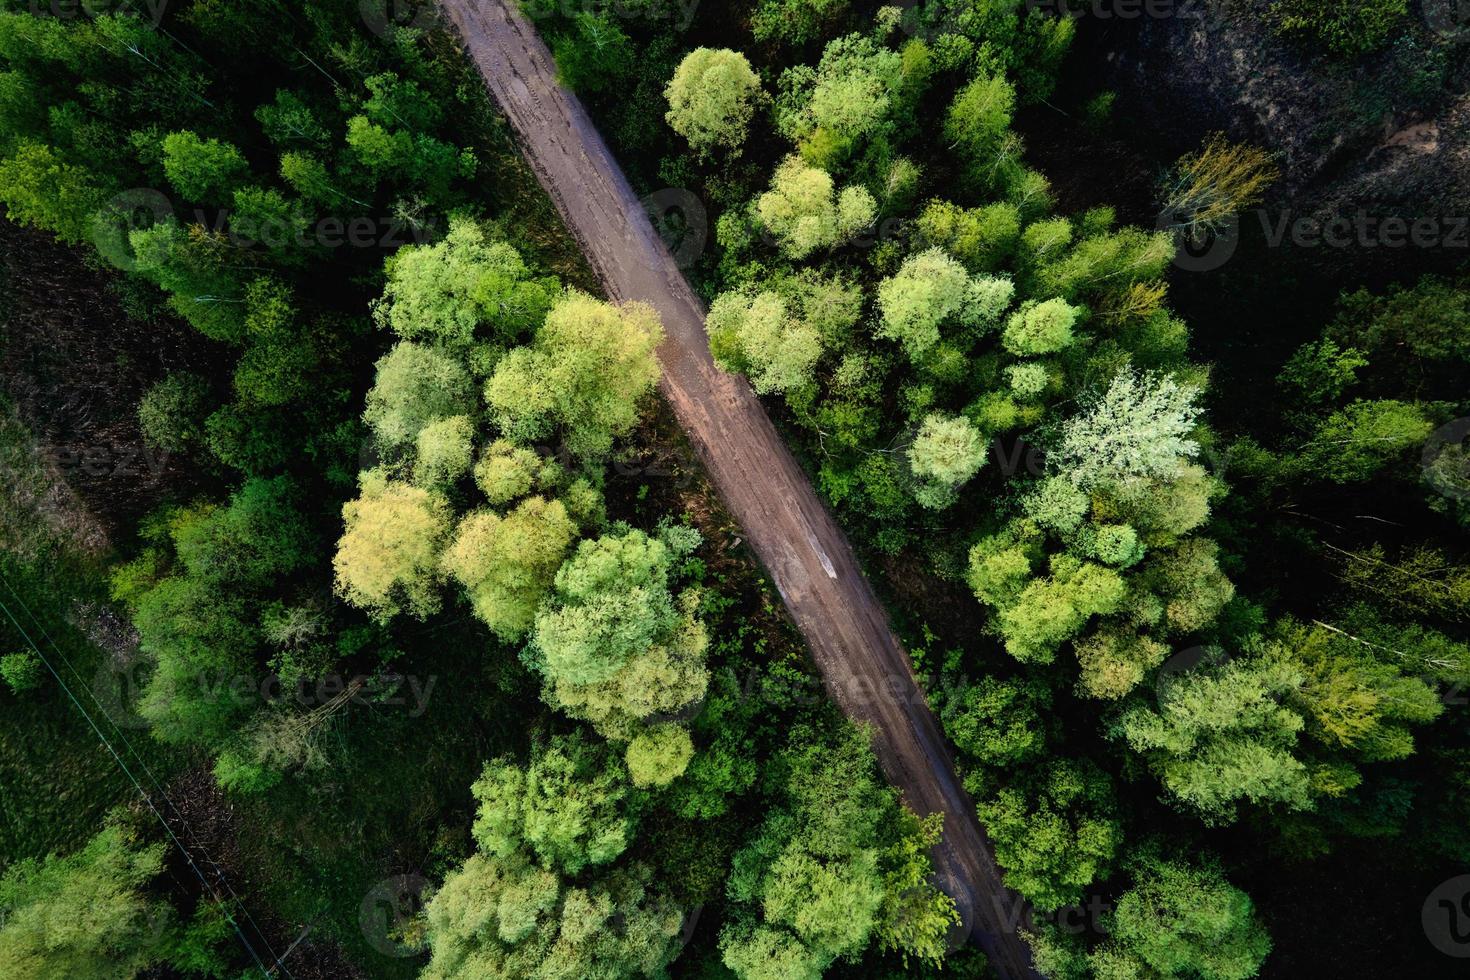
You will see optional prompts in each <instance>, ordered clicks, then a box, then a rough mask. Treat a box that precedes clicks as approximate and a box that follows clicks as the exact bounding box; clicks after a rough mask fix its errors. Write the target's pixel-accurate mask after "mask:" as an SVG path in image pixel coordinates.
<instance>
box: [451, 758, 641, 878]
mask: <svg viewBox="0 0 1470 980" xmlns="http://www.w3.org/2000/svg"><path fill="white" fill-rule="evenodd" d="M471 791H472V792H473V793H474V795H475V799H476V800H477V801H479V810H478V812H477V814H476V817H475V825H474V835H475V841H476V842H477V843H478V844H479V845H480V849H481V850H482V851H484V852H486V853H489V854H494V855H496V856H497V857H501V858H511V857H514V856H515V854H516V853H517V852H518V851H521V850H529V851H530V852H532V853H534V854H535V855H536V856H537V858H539V859H540V862H541V864H542V866H543V867H546V868H549V869H552V870H554V871H556V872H558V873H563V874H568V875H575V874H577V873H579V872H580V871H581V870H582V869H583V868H586V867H589V866H592V865H602V864H608V863H609V862H611V861H614V860H616V859H617V858H618V857H619V856H620V855H621V854H622V853H623V852H624V851H625V850H627V849H628V845H629V844H630V843H631V842H632V839H633V830H634V821H633V819H632V817H631V816H629V814H628V806H627V804H628V799H627V797H628V792H629V790H628V773H627V771H626V770H625V769H624V768H623V765H622V763H621V762H620V761H619V760H618V758H617V757H616V756H615V755H614V754H612V753H611V752H610V751H608V749H607V746H606V745H605V744H603V743H600V742H597V741H595V740H591V739H587V738H584V737H582V736H581V735H580V734H576V733H574V734H572V735H570V736H553V737H552V738H551V740H550V742H549V743H547V744H545V745H538V746H537V747H536V748H535V749H534V750H533V752H532V756H531V763H530V765H529V766H527V767H525V768H522V767H520V766H518V765H516V764H515V763H514V762H512V761H510V760H509V759H499V760H497V761H495V762H491V763H490V764H489V765H487V766H486V767H485V771H484V772H483V773H482V774H481V776H480V778H479V780H478V781H476V782H475V784H474V785H473V786H472V787H471Z"/></svg>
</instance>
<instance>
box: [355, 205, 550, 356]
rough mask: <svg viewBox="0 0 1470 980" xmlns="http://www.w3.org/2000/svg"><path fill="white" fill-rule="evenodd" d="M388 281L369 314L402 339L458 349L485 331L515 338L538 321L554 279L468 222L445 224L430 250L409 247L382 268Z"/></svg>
mask: <svg viewBox="0 0 1470 980" xmlns="http://www.w3.org/2000/svg"><path fill="white" fill-rule="evenodd" d="M385 272H386V273H387V277H388V282H387V284H386V285H385V286H384V288H383V295H382V298H381V299H379V300H378V301H377V302H376V303H374V304H373V315H374V317H375V319H376V320H377V321H378V323H379V324H380V325H382V326H385V327H389V328H391V329H392V330H393V332H394V333H396V334H398V336H400V337H402V338H404V339H405V340H417V341H425V342H430V341H435V342H438V343H443V344H449V345H453V346H456V347H459V348H463V347H465V346H467V345H468V344H470V343H472V342H473V341H474V340H475V339H476V331H477V330H479V329H480V328H481V327H488V328H489V329H490V330H491V331H492V332H493V335H494V336H495V337H496V338H498V339H501V340H515V339H516V338H518V337H519V336H520V335H521V334H522V333H524V332H526V331H528V330H531V329H534V328H535V327H536V326H538V325H539V324H540V323H541V321H542V320H543V319H544V318H545V316H546V313H547V311H548V310H549V309H550V308H551V304H552V302H553V301H554V300H555V299H556V297H557V295H558V292H559V290H558V288H557V284H556V280H555V279H553V278H550V277H537V276H533V275H532V274H531V271H530V269H529V268H528V267H527V266H526V263H525V262H524V261H523V260H522V259H521V256H520V254H519V253H518V252H517V251H516V250H515V249H514V248H512V247H511V246H509V245H507V244H506V243H505V242H501V241H493V240H491V239H490V238H488V237H487V235H486V234H485V229H484V228H483V227H482V226H481V225H480V224H478V223H477V222H474V221H471V220H469V219H468V218H456V219H454V220H453V221H451V222H450V225H449V233H448V234H447V235H445V236H444V239H443V241H440V242H436V243H435V244H433V245H419V246H409V247H407V248H403V249H400V250H399V251H397V252H395V253H394V254H393V255H392V256H391V257H390V258H389V259H388V261H387V263H386V264H385Z"/></svg>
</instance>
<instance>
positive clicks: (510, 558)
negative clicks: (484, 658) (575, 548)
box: [444, 497, 577, 640]
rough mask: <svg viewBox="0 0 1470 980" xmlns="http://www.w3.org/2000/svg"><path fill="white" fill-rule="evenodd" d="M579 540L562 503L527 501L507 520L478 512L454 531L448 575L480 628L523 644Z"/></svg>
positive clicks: (489, 512)
mask: <svg viewBox="0 0 1470 980" xmlns="http://www.w3.org/2000/svg"><path fill="white" fill-rule="evenodd" d="M576 535H577V526H576V524H575V523H574V522H573V521H572V519H571V517H570V516H569V515H568V514H567V510H566V507H565V506H564V505H563V504H562V502H561V501H560V500H547V499H545V498H544V497H528V498H526V499H525V500H522V501H521V502H520V503H519V504H517V505H516V506H515V507H513V508H512V509H511V510H510V511H508V512H507V513H506V514H504V515H501V514H497V513H496V512H495V511H493V510H490V509H488V508H486V509H482V510H476V511H473V512H472V513H470V514H468V515H467V516H466V517H465V518H464V519H463V520H461V521H460V522H459V526H458V527H456V528H455V530H454V540H453V542H452V543H451V544H450V545H449V548H448V550H447V551H445V552H444V570H445V571H446V572H447V573H448V574H449V575H450V576H452V577H453V578H454V580H455V581H456V582H458V583H459V584H460V586H461V587H463V588H464V590H465V594H466V596H467V597H468V598H469V600H470V605H471V606H472V607H473V609H474V611H475V615H476V616H477V617H478V618H479V619H480V621H481V622H483V623H484V624H485V625H487V626H489V627H490V628H491V629H492V630H493V631H495V633H496V634H497V635H499V636H501V637H503V638H505V639H507V640H512V639H519V638H520V637H522V636H524V635H525V633H526V632H527V631H528V630H529V629H530V628H531V623H532V620H533V619H534V618H535V616H536V610H537V608H538V607H539V606H540V604H541V601H542V599H543V598H545V596H546V594H547V592H548V591H549V590H550V589H551V583H552V579H553V576H555V575H556V570H557V568H559V567H560V566H561V563H562V559H563V558H564V557H566V553H567V551H568V549H570V548H571V546H572V542H573V540H575V538H576Z"/></svg>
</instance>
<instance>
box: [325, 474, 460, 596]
mask: <svg viewBox="0 0 1470 980" xmlns="http://www.w3.org/2000/svg"><path fill="white" fill-rule="evenodd" d="M342 519H343V523H344V524H345V529H344V531H343V534H342V538H341V540H339V541H338V542H337V554H336V556H335V557H334V558H333V559H332V568H333V569H334V571H335V572H336V579H337V592H338V593H339V594H340V595H341V596H342V597H343V598H344V599H346V600H347V601H348V602H350V603H352V604H353V605H356V606H360V607H362V608H364V609H366V610H368V611H369V612H371V613H372V614H373V615H374V616H375V617H377V618H379V619H385V620H386V619H389V618H391V617H393V616H395V615H397V614H398V613H399V612H404V611H406V612H409V613H411V614H412V615H415V616H418V617H419V618H423V617H425V616H428V615H429V614H431V613H433V612H436V611H437V610H438V609H439V603H440V598H439V587H438V586H439V553H440V551H441V550H442V548H443V546H444V541H445V538H446V537H447V535H448V533H449V520H450V515H449V505H448V503H447V502H446V501H445V500H444V498H443V497H441V496H439V495H438V494H436V493H433V492H431V491H428V490H425V489H423V488H422V487H415V486H411V485H409V484H406V483H401V482H398V481H396V480H392V479H390V478H389V477H388V476H387V475H386V474H385V473H384V472H383V471H381V470H369V471H368V472H366V473H363V474H362V477H361V493H360V494H359V496H358V498H357V499H356V500H352V501H349V502H348V503H346V504H344V505H343V507H342Z"/></svg>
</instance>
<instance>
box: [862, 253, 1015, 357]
mask: <svg viewBox="0 0 1470 980" xmlns="http://www.w3.org/2000/svg"><path fill="white" fill-rule="evenodd" d="M1013 294H1014V287H1013V286H1012V285H1011V283H1010V282H1009V281H1008V280H1005V279H992V278H981V279H971V277H970V274H969V273H968V272H967V271H965V267H964V266H962V265H960V263H959V262H957V261H956V260H955V259H953V258H951V257H950V256H948V255H946V254H945V253H944V252H943V251H942V250H940V249H938V248H930V249H927V250H925V251H923V252H920V253H918V254H917V255H911V256H909V257H908V258H907V259H905V260H904V263H903V265H902V266H900V267H899V270H898V272H897V273H895V274H894V275H892V276H890V277H889V278H887V279H885V280H883V282H882V283H880V284H879V286H878V308H879V310H880V311H881V312H882V317H883V318H882V321H881V322H880V324H879V326H878V330H877V334H878V336H880V337H886V338H888V339H889V340H895V341H898V342H899V343H901V344H902V345H903V348H904V351H905V352H906V353H908V355H909V357H911V358H915V359H917V358H919V357H921V356H922V355H923V354H925V353H927V352H928V351H929V350H931V349H932V348H933V347H934V345H935V344H937V343H939V338H940V329H939V328H940V326H941V325H943V324H944V323H946V322H947V321H953V322H956V323H960V324H962V325H964V326H968V327H973V328H985V327H989V326H991V325H993V324H994V323H995V322H996V320H997V319H998V318H999V316H1000V314H1001V313H1002V312H1003V311H1004V310H1005V308H1006V307H1007V306H1008V305H1010V300H1011V296H1012V295H1013Z"/></svg>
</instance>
